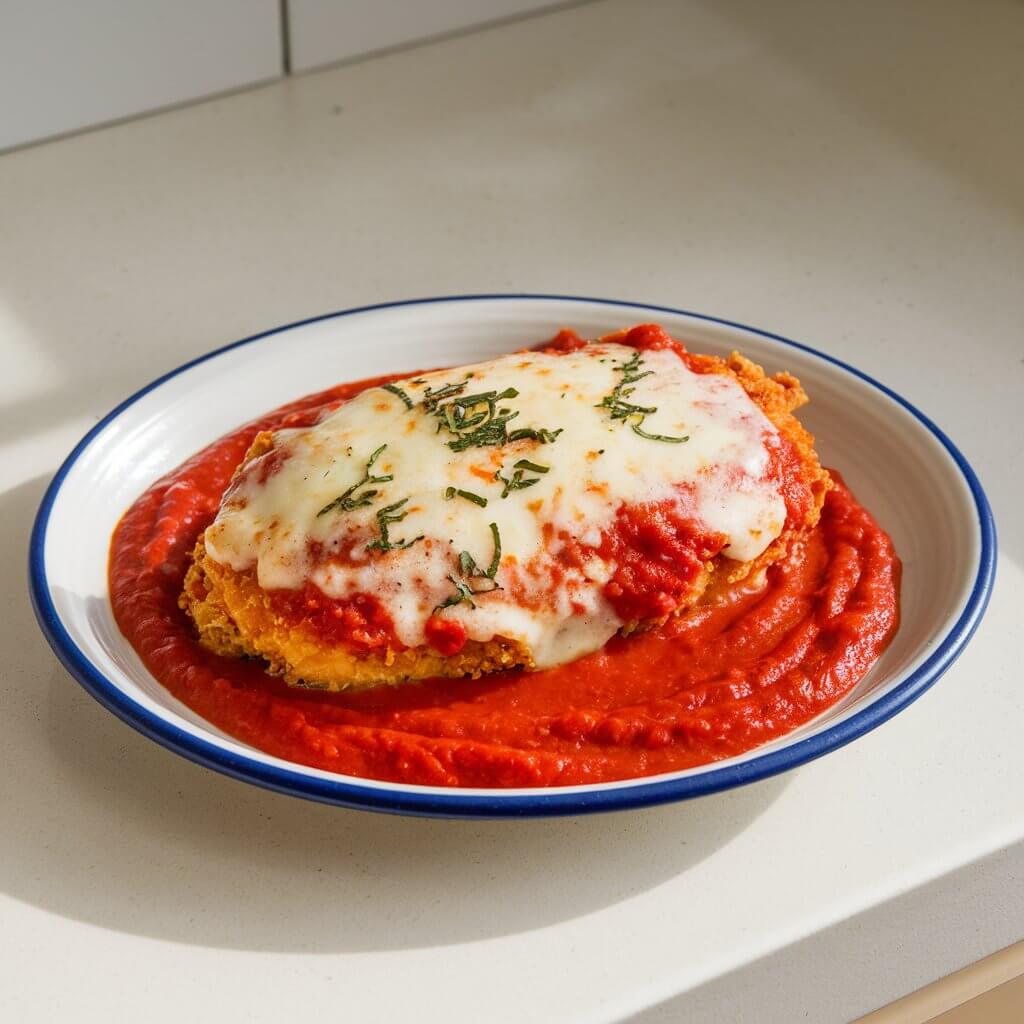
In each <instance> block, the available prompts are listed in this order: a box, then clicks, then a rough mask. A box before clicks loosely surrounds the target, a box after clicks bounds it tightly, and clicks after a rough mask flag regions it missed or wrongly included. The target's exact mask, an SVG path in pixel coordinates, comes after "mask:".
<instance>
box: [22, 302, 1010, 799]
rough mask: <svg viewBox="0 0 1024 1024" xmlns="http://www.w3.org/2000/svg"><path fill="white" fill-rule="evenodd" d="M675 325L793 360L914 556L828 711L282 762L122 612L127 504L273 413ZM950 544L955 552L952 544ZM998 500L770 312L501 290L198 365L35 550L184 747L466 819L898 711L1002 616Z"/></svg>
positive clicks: (814, 740) (149, 725)
mask: <svg viewBox="0 0 1024 1024" xmlns="http://www.w3.org/2000/svg"><path fill="white" fill-rule="evenodd" d="M643 321H657V322H658V323H660V324H662V325H663V326H664V327H665V328H666V329H667V330H668V331H669V332H670V333H671V334H673V335H675V336H676V337H679V338H681V339H683V340H685V341H686V342H687V343H688V344H689V345H690V347H691V348H693V349H694V350H695V351H707V352H717V353H727V352H729V351H730V350H732V349H734V348H735V349H739V350H740V351H742V352H743V353H744V354H745V355H747V356H749V357H751V358H752V359H754V360H755V361H756V362H758V363H762V364H763V365H764V366H765V367H766V368H767V369H768V370H769V371H770V372H774V371H776V370H780V369H787V370H791V371H792V372H794V373H795V374H796V375H797V376H798V377H799V378H800V379H801V381H802V383H803V384H804V386H805V388H806V390H807V391H808V393H809V394H810V395H811V398H812V401H811V403H810V405H809V406H808V407H807V408H806V409H805V410H804V411H803V412H802V413H801V418H802V419H803V421H804V422H805V424H806V425H807V427H808V428H809V429H810V430H811V431H812V432H813V433H814V434H815V435H816V437H817V445H818V450H819V452H820V455H821V459H822V462H823V463H824V464H825V465H828V466H835V467H836V468H837V469H839V470H840V471H841V472H842V473H843V475H844V477H845V478H846V480H847V482H848V483H849V484H850V486H851V488H852V489H853V491H854V493H855V494H856V495H857V496H858V498H859V499H860V500H861V501H863V502H864V504H865V505H866V506H867V508H869V509H870V510H871V512H872V513H873V514H874V515H875V516H876V518H877V519H878V520H879V521H880V523H881V524H882V526H883V527H884V528H885V529H886V530H887V531H888V532H889V534H890V535H891V536H892V539H893V541H894V543H895V545H896V550H897V552H898V553H899V555H900V556H901V558H902V559H903V563H904V577H903V593H902V625H901V627H900V630H899V632H898V633H897V635H896V638H895V639H894V641H893V642H892V644H891V646H890V647H889V648H888V650H887V651H886V652H885V654H884V655H883V657H882V658H881V660H880V661H879V662H878V664H877V665H876V666H875V668H874V669H873V670H872V671H871V672H870V673H869V675H868V676H867V677H866V678H865V679H864V680H863V681H862V682H861V683H860V684H859V685H858V686H857V687H856V688H855V689H854V690H853V691H852V692H851V693H850V694H848V695H847V696H846V697H845V698H844V699H843V700H842V701H840V702H839V703H838V704H837V705H835V706H834V707H832V708H830V709H829V710H828V711H827V712H826V713H824V714H823V715H821V716H820V717H818V718H816V719H815V720H814V721H812V722H811V723H809V724H807V725H805V726H803V727H802V728H800V729H797V730H796V731H794V732H792V733H790V734H789V735H787V736H785V737H783V738H781V739H779V740H776V741H774V742H772V743H770V744H767V745H765V746H763V747H759V748H757V749H755V750H752V751H750V752H748V753H747V754H744V755H743V756H741V757H736V758H731V759H729V760H725V761H719V762H717V763H715V764H711V765H707V766H704V767H700V768H694V769H689V770H687V771H681V772H673V773H671V774H665V775H657V776H652V777H650V778H644V779H637V780H630V781H626V782H617V783H607V784H601V785H590V786H571V787H560V788H552V789H516V790H512V789H510V790H485V789H444V788H434V787H427V786H412V785H401V784H397V783H390V782H375V781H369V780H365V779H359V778H353V777H349V776H341V775H335V774H331V773H329V772H324V771H320V770H318V769H315V768H307V767H305V766H302V765H298V764H294V763H292V762H289V761H283V760H281V759H279V758H275V757H271V756H270V755H268V754H264V753H262V752H261V751H259V750H255V749H254V748H252V747H249V746H247V745H246V744H243V743H241V742H239V741H237V740H235V739H232V738H231V737H230V736H228V735H226V734H225V733H223V732H221V731H220V730H218V729H216V728H215V727H213V726H212V725H210V724H209V723H208V722H206V721H205V720H203V719H202V718H200V717H199V716H197V715H196V714H195V713H194V712H192V711H191V710H189V709H188V708H187V707H185V706H184V705H183V704H181V703H180V702H179V701H177V700H176V699H174V698H173V697H172V696H171V695H170V694H169V693H168V692H167V691H166V690H164V689H163V687H161V686H160V684H159V683H158V682H157V681H156V680H155V679H154V678H153V677H152V676H151V675H150V674H149V672H148V671H147V670H146V669H145V667H144V666H143V665H142V663H141V661H140V659H139V657H138V656H137V655H136V653H135V651H134V650H133V649H132V648H131V647H130V646H129V644H128V643H127V641H126V640H125V639H124V637H122V636H121V634H120V632H119V631H118V629H117V626H116V625H115V623H114V619H113V615H112V613H111V609H110V602H109V599H108V595H107V576H106V572H107V553H108V545H109V541H110V535H111V533H112V531H113V529H114V526H115V525H116V523H117V521H118V519H119V518H120V516H121V515H122V513H123V512H124V511H125V510H126V509H127V507H128V506H129V505H130V504H131V503H132V502H133V501H134V499H135V498H136V497H137V496H138V495H139V494H141V493H142V491H144V490H145V489H146V488H147V487H148V486H149V485H150V484H151V483H152V482H153V481H154V480H156V479H157V478H158V477H160V476H162V475H163V474H164V473H166V472H167V471H168V470H171V469H173V468H174V467H175V466H177V465H178V464H179V463H181V462H182V461H183V460H184V459H186V458H187V457H188V456H189V455H191V454H192V453H193V452H195V451H196V450H197V449H199V448H202V447H203V446H205V445H206V444H208V443H209V442H210V441H212V440H214V439H216V438H217V437H219V436H221V435H222V434H225V433H227V432H228V431H229V430H231V429H233V428H234V427H236V426H238V425H239V424H241V423H243V422H244V421H246V420H248V419H251V418H253V417H255V416H257V415H258V414H261V413H264V412H266V411H267V410H269V409H273V408H275V407H276V406H279V405H281V404H283V403H284V402H286V401H288V400H290V399H294V398H298V397H300V396H302V395H306V394H308V393H310V392H313V391H317V390H320V389H322V388H325V387H327V386H329V385H331V384H334V383H337V382H341V381H345V380H354V379H358V378H362V377H368V376H372V375H376V374H383V373H391V372H402V371H406V370H409V371H411V370H415V369H419V368H421V367H423V366H444V365H456V364H459V363H467V362H473V361H477V360H480V359H486V358H489V357H492V356H496V355H499V354H501V353H505V352H508V351H510V350H513V349H515V348H520V347H523V346H527V345H532V344H535V343H538V342H541V341H543V340H545V339H547V338H549V337H550V336H551V335H552V334H553V333H554V332H555V330H556V329H558V328H559V327H563V326H566V327H572V328H574V329H575V330H577V331H578V332H579V333H580V334H582V335H583V336H584V337H588V336H589V337H593V336H596V335H600V334H605V333H607V332H609V331H611V330H614V329H616V328H619V327H626V326H629V325H632V324H634V323H637V322H643ZM936 552H941V554H942V557H941V558H937V557H935V553H936ZM994 571H995V534H994V527H993V523H992V515H991V512H990V510H989V507H988V502H987V501H986V499H985V495H984V494H983V492H982V490H981V487H980V485H979V483H978V480H977V478H976V477H975V475H974V473H973V472H972V470H971V468H970V466H969V465H968V464H967V463H966V461H965V460H964V458H963V456H962V455H961V454H960V453H959V452H958V451H957V449H956V448H955V447H954V446H953V444H952V443H951V442H950V441H949V439H948V438H947V437H946V436H945V435H944V434H943V433H942V432H941V431H940V430H939V429H938V428H937V427H936V426H935V424H933V423H932V422H931V421H930V420H928V419H927V418H926V417H925V416H923V415H922V414H921V413H920V412H918V411H917V410H916V409H914V408H913V407H912V406H911V405H910V404H909V403H907V402H905V401H904V400H903V399H901V398H900V397H899V396H898V395H896V394H894V393H893V392H892V391H890V390H888V389H887V388H885V387H884V386H883V385H882V384H879V383H878V382H876V381H873V380H871V379H870V378H869V377H866V376H865V375H864V374H861V373H859V372H858V371H857V370H854V369H853V368H852V367H849V366H846V365H845V364H843V363H840V362H838V361H837V360H835V359H832V358H830V357H828V356H825V355H822V354H821V353H818V352H815V351H814V350H813V349H810V348H807V347H805V346H803V345H799V344H797V343H796V342H792V341H787V340H786V339H784V338H780V337H778V336H776V335H772V334H768V333H767V332H764V331H758V330H756V329H754V328H751V327H744V326H742V325H740V324H735V323H730V322H727V321H724V320H718V319H715V318H712V317H706V316H701V315H698V314H694V313H686V312H682V311H680V310H674V309H668V308H665V307H660V306H646V305H639V304H635V303H627V302H612V301H607V300H601V299H579V298H567V297H561V296H543V295H508V296H503V295H484V296H460V297H451V298H439V299H422V300H415V301H412V302H404V303H393V304H388V305H381V306H370V307H366V308H363V309H353V310H347V311H345V312H342V313H335V314H331V315H329V316H325V317H319V318H316V319H314V320H307V321H304V322H302V323H298V324H293V325H291V326H288V327H281V328H278V329H277V330H273V331H269V332H267V333H265V334H260V335H256V336H255V337H252V338H247V339H245V340H244V341H239V342H236V343H235V344H234V345H229V346H227V347H226V348H223V349H220V350H218V351H216V352H212V353H210V354H209V355H207V356H204V357H202V358H201V359H198V360H196V361H194V362H192V363H188V364H186V365H185V366H182V367H180V368H179V369H177V370H174V371H173V372H171V373H169V374H167V375H166V376H164V377H162V378H160V379H159V380H157V381H154V382H153V383H152V384H150V385H149V386H148V387H146V388H143V389H142V390H141V391H139V392H138V393H137V394H135V395H133V396H132V397H131V398H129V399H128V400H127V401H125V402H124V403H123V404H122V405H120V406H118V408H116V409H115V410H114V411H113V412H112V413H110V415H109V416H107V417H106V418H105V419H104V420H102V421H101V422H100V423H98V424H97V425H96V427H94V428H93V429H92V430H91V431H90V432H89V433H88V434H87V435H86V436H85V437H84V438H83V439H82V441H81V442H80V443H79V445H78V446H77V447H76V448H75V450H74V451H73V452H72V453H71V455H70V456H69V457H68V459H67V461H66V462H65V463H64V465H63V466H62V467H61V469H60V470H59V472H58V473H57V475H56V477H55V478H54V481H53V483H52V484H51V485H50V488H49V490H48V491H47V493H46V496H45V497H44V499H43V502H42V505H41V506H40V509H39V514H38V516H37V519H36V524H35V529H34V532H33V536H32V543H31V552H30V580H31V587H32V597H33V602H34V605H35V609H36V615H37V617H38V619H39V622H40V625H41V626H42V628H43V631H44V633H45V634H46V636H47V639H48V640H49V641H50V643H51V645H52V646H53V648H54V650H55V651H56V653H57V656H58V657H59V658H60V659H61V661H62V662H63V663H64V665H65V666H66V667H67V669H68V670H69V671H70V672H71V674H72V675H73V676H75V678H76V679H78V681H79V682H80V683H81V684H82V685H83V686H84V687H85V688H86V689H87V690H88V691H89V692H90V693H91V694H92V695H93V696H94V697H96V699H97V700H99V701H100V702H101V703H103V704H104V705H105V706H106V707H108V708H109V709H110V710H111V711H113V712H114V713H115V714H116V715H118V716H119V717H121V718H122V719H124V720H125V721H126V722H128V723H129V724H130V725H132V726H134V727H135V728H136V729H138V730H139V731H140V732H143V733H145V734H146V735H147V736H150V737H151V738H152V739H154V740H156V741H157V742H158V743H162V744H163V745H164V746H167V747H169V748H171V749H172V750H175V751H177V752H178V753H180V754H182V755H184V756H185V757H187V758H190V759H191V760H193V761H197V762H199V763H201V764H204V765H207V766H208V767H210V768H215V769H217V770H218V771H222V772H225V773H226V774H228V775H232V776H234V777H236V778H240V779H245V780H246V781H249V782H254V783H256V784H258V785H261V786H266V787H268V788H270V789H275V790H278V791H281V792H286V793H291V794H294V795H296V796H302V797H307V798H310V799H314V800H321V801H324V802H327V803H334V804H341V805H344V806H350V807H367V808H373V809H377V810H385V811H392V812H398V813H411V814H431V815H449V816H467V817H468V816H505V815H507V816H522V815H546V814H574V813H583V812H589V811H600V810H613V809H620V808H626V807H636V806H642V805H646V804H654V803H661V802H665V801H669V800H677V799H682V798H685V797H691V796H697V795H701V794H705V793H710V792H714V791H716V790H720V789H726V788H729V787H732V786H737V785H740V784H742V783H745V782H751V781H753V780H756V779H760V778H764V777H765V776H768V775H772V774H775V773H777V772H781V771H785V770H786V769H789V768H793V767H795V766H796V765H799V764H802V763H804V762H806V761H808V760H810V759H812V758H815V757H818V756H820V755H822V754H824V753H827V752H828V751H830V750H834V749H835V748H837V747H839V746H842V745H843V744H845V743H848V742H849V741H850V740H852V739H854V738H856V737H857V736H860V735H861V734H863V733H865V732H867V731H868V730H870V729H873V728H874V727H875V726H877V725H880V724H881V723H882V722H884V721H885V720H886V719H888V718H889V717H890V716H892V715H893V714H895V713H896V712H897V711H899V710H900V709H901V708H902V707H905V706H906V705H907V704H909V703H910V702H911V701H912V700H914V698H916V697H918V696H919V695H920V694H921V693H922V692H923V691H924V690H925V689H927V688H928V687H929V686H930V685H931V684H932V683H934V682H935V680H936V679H938V677H939V676H940V675H941V674H942V673H943V672H944V671H945V670H946V669H947V668H948V667H949V665H950V664H951V663H952V662H953V660H954V659H955V658H956V656H957V655H958V654H959V653H960V651H961V650H962V648H963V646H964V644H966V643H967V641H968V639H969V638H970V636H971V634H972V633H973V631H974V629H975V628H976V626H977V624H978V622H979V621H980V619H981V616H982V615H983V613H984V610H985V606H986V604H987V601H988V596H989V592H990V590H991V587H992V579H993V575H994Z"/></svg>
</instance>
